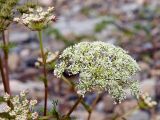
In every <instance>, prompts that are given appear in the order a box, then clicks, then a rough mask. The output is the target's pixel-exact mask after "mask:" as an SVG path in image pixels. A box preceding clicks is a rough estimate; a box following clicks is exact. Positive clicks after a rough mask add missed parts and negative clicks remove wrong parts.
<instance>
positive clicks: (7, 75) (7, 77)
mask: <svg viewBox="0 0 160 120" xmlns="http://www.w3.org/2000/svg"><path fill="white" fill-rule="evenodd" d="M2 38H3V53H4V70H3V72H4V77H5V80H4V81H5V84H4V86H5V88H6V90H5V92H7V93H8V94H11V92H10V84H9V68H8V51H9V50H8V49H9V48H8V40H7V39H6V35H5V30H4V31H2ZM1 62H2V60H1ZM2 65H3V64H2ZM2 68H3V67H2ZM3 72H2V73H3ZM2 79H3V78H2Z"/></svg>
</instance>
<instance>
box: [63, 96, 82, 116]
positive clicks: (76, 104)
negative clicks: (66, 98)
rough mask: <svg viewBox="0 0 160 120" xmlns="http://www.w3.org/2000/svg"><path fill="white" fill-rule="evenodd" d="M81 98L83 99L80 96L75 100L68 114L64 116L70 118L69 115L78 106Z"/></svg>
mask: <svg viewBox="0 0 160 120" xmlns="http://www.w3.org/2000/svg"><path fill="white" fill-rule="evenodd" d="M82 98H83V97H82V96H80V97H79V98H78V100H77V101H76V103H75V104H74V105H73V107H72V108H71V109H70V110H69V112H68V113H67V115H66V116H70V115H71V113H72V112H73V111H74V110H75V109H76V107H77V106H78V104H79V103H80V102H81V100H82Z"/></svg>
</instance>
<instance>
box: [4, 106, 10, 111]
mask: <svg viewBox="0 0 160 120" xmlns="http://www.w3.org/2000/svg"><path fill="white" fill-rule="evenodd" d="M3 110H4V112H9V111H10V110H11V108H10V107H9V106H8V105H5V106H4V107H3Z"/></svg>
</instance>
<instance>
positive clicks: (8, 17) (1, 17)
mask: <svg viewBox="0 0 160 120" xmlns="http://www.w3.org/2000/svg"><path fill="white" fill-rule="evenodd" d="M18 1H19V0H1V1H0V31H3V30H5V29H6V28H7V27H8V26H9V24H10V22H11V21H12V20H13V11H14V7H15V6H16V4H17V3H18Z"/></svg>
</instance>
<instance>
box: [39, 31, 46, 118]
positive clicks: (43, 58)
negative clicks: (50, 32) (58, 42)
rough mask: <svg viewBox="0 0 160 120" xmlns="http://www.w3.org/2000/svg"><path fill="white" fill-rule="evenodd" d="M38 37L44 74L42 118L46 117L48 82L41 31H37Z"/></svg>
mask: <svg viewBox="0 0 160 120" xmlns="http://www.w3.org/2000/svg"><path fill="white" fill-rule="evenodd" d="M38 37H39V45H40V50H41V57H42V62H43V74H44V79H43V82H44V87H45V90H44V92H45V95H44V96H45V99H44V101H45V102H44V116H46V115H47V98H48V80H47V68H46V56H45V54H44V48H43V41H42V31H38Z"/></svg>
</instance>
